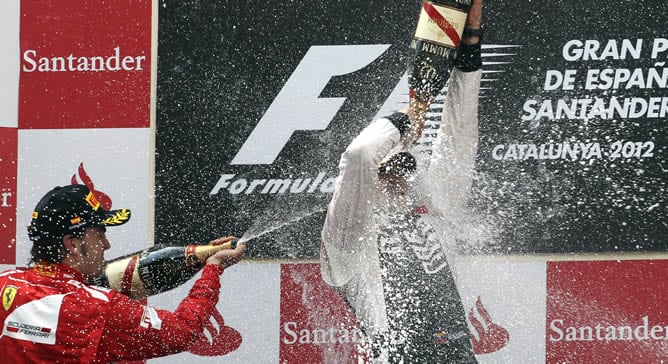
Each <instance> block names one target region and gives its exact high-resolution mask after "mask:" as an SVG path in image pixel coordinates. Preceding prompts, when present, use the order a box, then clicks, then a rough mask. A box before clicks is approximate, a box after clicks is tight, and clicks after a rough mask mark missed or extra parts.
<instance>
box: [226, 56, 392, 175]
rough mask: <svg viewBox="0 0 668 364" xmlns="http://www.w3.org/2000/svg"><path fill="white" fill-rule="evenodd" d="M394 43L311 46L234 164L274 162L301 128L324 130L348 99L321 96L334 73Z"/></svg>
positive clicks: (351, 68) (344, 71)
mask: <svg viewBox="0 0 668 364" xmlns="http://www.w3.org/2000/svg"><path fill="white" fill-rule="evenodd" d="M389 47H390V45H388V44H380V45H379V44H375V45H341V46H314V47H311V48H310V49H309V50H308V52H307V53H306V55H304V58H303V59H302V61H301V62H300V63H299V65H297V68H296V69H295V71H294V72H293V73H292V75H291V76H290V78H289V79H288V81H287V82H286V83H285V86H283V89H281V91H280V92H279V93H278V96H276V98H275V99H274V102H272V104H271V105H270V106H269V108H268V109H267V111H266V112H265V113H264V115H263V116H262V118H261V119H260V122H258V124H257V125H256V126H255V129H253V131H252V132H251V134H250V136H249V137H248V139H247V140H246V142H245V143H244V144H243V145H242V146H241V149H240V150H239V152H237V154H236V156H234V159H232V162H231V164H271V163H273V162H274V160H276V157H278V154H279V153H280V152H281V150H282V149H283V147H284V146H285V145H286V144H287V142H288V140H289V139H290V137H291V136H292V134H293V133H294V132H295V131H297V130H324V129H326V128H327V126H328V125H329V123H330V122H331V121H332V119H333V118H334V116H335V115H336V113H337V112H338V111H339V109H340V108H341V105H343V102H344V101H345V100H346V99H345V98H344V97H330V98H319V97H318V96H319V95H320V93H321V92H322V90H323V89H324V88H325V86H327V83H328V82H329V80H330V79H331V78H332V77H333V76H339V75H345V74H348V73H352V72H355V71H357V70H359V69H361V68H363V67H365V66H367V65H368V64H370V63H371V62H373V61H374V60H375V59H376V58H378V57H380V55H381V54H383V53H384V52H385V51H386V50H387V49H388V48H389Z"/></svg>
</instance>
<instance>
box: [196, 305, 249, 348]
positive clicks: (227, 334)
mask: <svg viewBox="0 0 668 364" xmlns="http://www.w3.org/2000/svg"><path fill="white" fill-rule="evenodd" d="M212 318H213V319H214V320H215V321H216V324H217V325H218V328H217V329H216V327H215V326H214V325H213V323H212V322H211V321H207V322H206V323H205V327H204V329H205V330H206V331H208V332H209V335H210V336H211V339H209V337H208V336H206V335H202V337H201V338H200V339H199V340H198V341H197V342H195V344H194V345H193V346H192V347H190V350H189V351H190V352H191V353H193V354H195V355H201V356H220V355H225V354H228V353H231V352H233V351H235V350H237V349H238V348H239V346H241V341H242V340H243V339H242V338H241V334H240V333H239V331H237V330H235V329H234V328H232V327H230V326H225V321H224V320H223V315H221V314H220V312H218V311H216V312H214V314H213V317H212Z"/></svg>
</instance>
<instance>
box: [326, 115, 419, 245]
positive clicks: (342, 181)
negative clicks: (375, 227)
mask: <svg viewBox="0 0 668 364" xmlns="http://www.w3.org/2000/svg"><path fill="white" fill-rule="evenodd" d="M402 115H403V114H399V113H396V114H393V115H392V116H390V117H388V118H381V119H378V120H376V121H374V122H372V123H371V124H370V125H369V126H367V127H366V128H365V129H364V130H363V131H362V132H361V133H360V134H359V135H358V136H357V137H356V138H355V139H354V140H353V141H352V143H351V144H350V145H349V146H348V148H347V149H346V151H345V152H344V153H343V154H342V155H341V160H340V162H339V176H338V177H337V180H336V186H335V189H334V194H333V196H332V200H331V202H330V203H329V207H328V209H327V217H326V218H325V224H324V226H323V229H322V241H323V243H324V244H327V245H329V246H331V247H334V248H335V249H337V250H339V251H342V252H346V253H355V252H357V251H359V249H360V246H361V244H365V243H366V242H363V241H360V237H361V236H364V235H365V234H366V232H367V230H368V229H369V226H370V223H371V216H372V211H371V208H372V202H373V201H374V199H375V198H377V196H376V192H377V183H378V164H379V163H380V161H381V160H382V159H383V158H384V157H385V156H386V155H387V154H388V153H389V151H390V150H391V149H392V148H393V147H394V146H395V145H397V143H399V140H400V137H401V133H400V129H399V128H401V130H402V131H404V130H407V129H405V128H404V125H405V123H408V119H407V118H406V117H405V116H402ZM393 121H394V123H393ZM395 124H396V125H395ZM397 126H398V127H397Z"/></svg>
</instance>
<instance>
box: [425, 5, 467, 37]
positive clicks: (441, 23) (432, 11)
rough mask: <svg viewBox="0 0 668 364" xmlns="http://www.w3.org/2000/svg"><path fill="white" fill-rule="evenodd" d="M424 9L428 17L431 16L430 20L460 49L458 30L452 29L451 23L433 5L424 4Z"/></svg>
mask: <svg viewBox="0 0 668 364" xmlns="http://www.w3.org/2000/svg"><path fill="white" fill-rule="evenodd" d="M422 7H423V8H424V11H426V12H427V15H429V18H431V20H433V21H434V23H436V25H438V27H439V28H441V30H443V32H444V33H445V35H447V36H448V38H450V40H451V41H452V43H453V44H454V45H455V47H459V42H461V38H459V34H458V33H457V30H455V28H453V27H452V25H451V24H450V22H449V21H447V20H446V19H445V18H444V17H443V15H441V13H439V12H438V10H436V8H435V7H434V5H432V3H430V2H428V1H425V2H424V3H422Z"/></svg>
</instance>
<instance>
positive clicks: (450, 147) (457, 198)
mask: <svg viewBox="0 0 668 364" xmlns="http://www.w3.org/2000/svg"><path fill="white" fill-rule="evenodd" d="M481 13H482V0H474V1H473V3H472V6H471V10H470V11H469V16H468V18H467V21H466V29H465V31H464V36H463V40H462V45H461V47H460V49H459V56H458V58H457V60H456V61H455V68H454V70H453V72H452V75H451V76H450V84H449V86H448V90H447V94H446V98H445V103H444V105H443V115H442V124H441V127H440V129H439V131H438V138H437V140H436V142H435V144H434V149H433V154H432V160H431V163H430V167H429V171H428V172H427V176H425V177H426V178H425V181H426V182H425V183H426V184H427V185H426V186H425V187H424V188H426V190H427V191H429V192H430V193H431V196H432V199H431V200H432V206H431V207H432V209H436V210H437V211H440V212H441V213H444V214H448V213H457V212H458V211H461V209H463V208H464V207H465V206H466V204H467V201H468V198H469V194H470V188H471V184H472V177H473V172H474V168H475V160H476V155H477V149H478V99H479V93H480V78H481V75H482V71H481V68H482V58H481V52H480V41H481V35H482V31H481V27H480V25H481Z"/></svg>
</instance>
